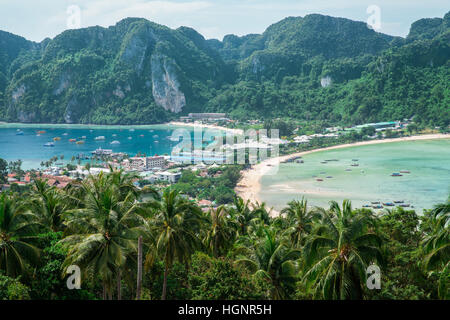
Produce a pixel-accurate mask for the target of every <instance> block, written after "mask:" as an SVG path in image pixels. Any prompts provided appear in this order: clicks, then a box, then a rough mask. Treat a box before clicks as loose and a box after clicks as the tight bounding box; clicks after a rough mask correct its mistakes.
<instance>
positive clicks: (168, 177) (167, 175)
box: [155, 171, 181, 183]
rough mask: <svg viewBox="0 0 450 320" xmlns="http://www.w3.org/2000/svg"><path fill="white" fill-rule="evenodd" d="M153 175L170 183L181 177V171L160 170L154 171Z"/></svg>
mask: <svg viewBox="0 0 450 320" xmlns="http://www.w3.org/2000/svg"><path fill="white" fill-rule="evenodd" d="M155 175H156V176H157V177H158V180H164V181H168V182H170V183H176V182H177V181H178V180H180V178H181V172H169V171H162V172H157V173H155Z"/></svg>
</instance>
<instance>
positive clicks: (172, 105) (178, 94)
mask: <svg viewBox="0 0 450 320" xmlns="http://www.w3.org/2000/svg"><path fill="white" fill-rule="evenodd" d="M151 68H152V84H153V87H152V93H153V98H154V99H155V102H156V104H157V105H159V106H161V107H163V108H164V109H165V110H168V111H171V112H175V113H179V112H181V111H182V110H183V107H185V106H186V97H185V95H184V93H183V92H182V91H181V90H180V83H179V81H178V79H177V75H176V71H175V70H176V66H175V62H174V61H173V60H172V59H170V58H168V57H166V56H163V55H160V54H154V55H152V57H151Z"/></svg>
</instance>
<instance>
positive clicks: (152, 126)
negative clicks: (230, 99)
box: [0, 121, 244, 135]
mask: <svg viewBox="0 0 450 320" xmlns="http://www.w3.org/2000/svg"><path fill="white" fill-rule="evenodd" d="M170 126H174V127H184V128H195V127H200V128H208V129H217V130H221V131H226V132H231V133H233V134H236V135H242V134H243V133H244V130H243V129H231V128H227V127H222V126H217V125H213V124H200V123H185V122H179V121H170V122H165V123H157V124H81V123H21V122H2V121H0V128H49V127H51V128H68V129H69V128H73V129H81V128H91V129H117V128H122V129H127V128H137V129H157V128H167V127H170Z"/></svg>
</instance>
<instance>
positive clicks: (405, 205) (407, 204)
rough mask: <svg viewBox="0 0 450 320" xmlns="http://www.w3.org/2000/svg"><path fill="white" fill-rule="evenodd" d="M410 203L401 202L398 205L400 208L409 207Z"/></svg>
mask: <svg viewBox="0 0 450 320" xmlns="http://www.w3.org/2000/svg"><path fill="white" fill-rule="evenodd" d="M410 206H411V205H410V204H409V203H403V204H401V205H400V207H402V208H409V207H410Z"/></svg>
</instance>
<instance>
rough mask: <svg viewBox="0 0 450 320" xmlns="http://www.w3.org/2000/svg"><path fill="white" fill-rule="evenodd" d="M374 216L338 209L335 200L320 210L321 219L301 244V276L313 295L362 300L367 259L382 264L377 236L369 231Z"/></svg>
mask: <svg viewBox="0 0 450 320" xmlns="http://www.w3.org/2000/svg"><path fill="white" fill-rule="evenodd" d="M375 222H376V220H375V218H374V217H373V216H372V215H370V214H367V213H361V212H358V211H352V207H351V202H350V201H348V200H344V202H343V205H342V208H341V207H339V204H338V203H337V202H335V201H331V202H330V209H329V210H328V211H324V210H323V212H322V221H321V223H320V224H319V225H318V227H317V228H316V230H315V233H314V235H313V236H312V237H311V239H309V240H308V241H307V243H306V245H305V257H306V267H307V270H308V271H307V272H306V273H305V274H304V279H305V281H306V283H307V285H308V286H311V289H312V291H313V293H314V295H315V296H318V297H321V298H324V299H362V298H363V287H362V286H363V284H365V283H366V277H367V275H366V270H367V267H368V265H369V263H370V262H375V261H376V262H378V263H382V256H381V251H380V246H381V238H380V237H379V236H378V235H377V234H376V233H374V232H373V231H372V230H374V228H376V225H375Z"/></svg>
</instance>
